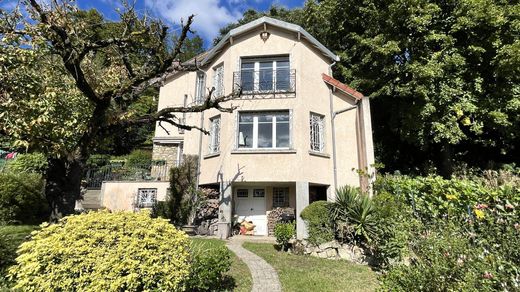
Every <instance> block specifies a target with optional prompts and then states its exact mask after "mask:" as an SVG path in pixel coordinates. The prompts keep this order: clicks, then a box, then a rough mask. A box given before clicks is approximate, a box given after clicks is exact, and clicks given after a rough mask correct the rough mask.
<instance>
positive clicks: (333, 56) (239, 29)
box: [202, 16, 340, 65]
mask: <svg viewBox="0 0 520 292" xmlns="http://www.w3.org/2000/svg"><path fill="white" fill-rule="evenodd" d="M263 23H267V24H271V25H274V26H277V27H281V28H285V29H287V30H291V31H294V32H298V33H300V34H302V35H303V36H304V37H305V38H306V39H307V40H308V41H309V42H310V43H311V44H312V45H313V46H314V47H316V48H317V49H318V50H320V51H321V52H322V53H323V54H324V55H325V56H326V57H328V58H330V59H331V60H332V61H334V62H338V61H339V60H340V58H339V56H338V55H336V54H334V53H332V52H331V51H330V50H329V49H327V47H325V46H324V45H323V44H321V43H320V42H319V41H318V40H317V39H315V38H314V37H313V36H312V35H311V34H310V33H308V32H307V31H306V30H304V29H303V28H302V27H301V26H299V25H296V24H292V23H288V22H285V21H281V20H277V19H274V18H270V17H267V16H262V17H260V18H258V19H257V20H254V21H251V22H249V23H246V24H244V25H241V26H239V27H236V28H234V29H232V30H230V31H229V32H228V33H227V34H226V35H225V36H224V37H223V38H222V39H221V40H220V41H219V42H218V43H217V44H216V45H215V46H214V47H213V48H212V49H211V50H209V52H208V54H207V55H206V57H205V58H204V60H202V65H205V64H206V63H208V62H210V61H211V59H212V58H213V57H214V56H215V55H216V54H217V53H218V52H220V50H221V49H222V48H223V47H224V46H225V45H226V43H227V42H228V41H229V39H230V38H231V37H234V36H236V35H239V34H242V33H244V32H247V31H249V30H251V29H253V28H255V27H257V26H258V25H261V24H263Z"/></svg>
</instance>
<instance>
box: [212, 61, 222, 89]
mask: <svg viewBox="0 0 520 292" xmlns="http://www.w3.org/2000/svg"><path fill="white" fill-rule="evenodd" d="M213 87H215V91H213V96H214V97H222V96H224V63H221V64H219V65H217V66H215V67H213Z"/></svg>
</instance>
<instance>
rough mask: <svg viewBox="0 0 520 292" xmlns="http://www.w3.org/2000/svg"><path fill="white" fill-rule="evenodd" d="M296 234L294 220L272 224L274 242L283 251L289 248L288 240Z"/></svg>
mask: <svg viewBox="0 0 520 292" xmlns="http://www.w3.org/2000/svg"><path fill="white" fill-rule="evenodd" d="M295 235H296V226H295V224H294V222H287V223H277V224H276V225H275V226H274V236H275V237H276V242H277V243H278V244H279V245H280V246H281V248H282V250H283V251H287V250H288V249H289V240H291V239H292V238H293V237H294V236H295Z"/></svg>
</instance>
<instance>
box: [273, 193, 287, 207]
mask: <svg viewBox="0 0 520 292" xmlns="http://www.w3.org/2000/svg"><path fill="white" fill-rule="evenodd" d="M278 207H280V208H284V207H289V188H273V208H278Z"/></svg>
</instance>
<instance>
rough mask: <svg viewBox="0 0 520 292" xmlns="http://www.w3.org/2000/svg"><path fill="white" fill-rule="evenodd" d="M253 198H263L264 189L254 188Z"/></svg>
mask: <svg viewBox="0 0 520 292" xmlns="http://www.w3.org/2000/svg"><path fill="white" fill-rule="evenodd" d="M253 198H265V189H262V188H254V189H253Z"/></svg>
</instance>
